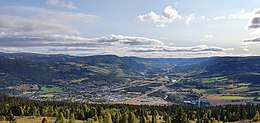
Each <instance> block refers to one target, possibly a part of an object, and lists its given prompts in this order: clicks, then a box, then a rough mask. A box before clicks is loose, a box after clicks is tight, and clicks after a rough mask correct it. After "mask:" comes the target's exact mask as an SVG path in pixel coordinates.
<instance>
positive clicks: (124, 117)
mask: <svg viewBox="0 0 260 123" xmlns="http://www.w3.org/2000/svg"><path fill="white" fill-rule="evenodd" d="M120 123H128V114H127V112H126V111H124V113H123V115H122V119H121V121H120Z"/></svg>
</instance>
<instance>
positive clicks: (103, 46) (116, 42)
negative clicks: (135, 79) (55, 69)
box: [0, 34, 233, 57]
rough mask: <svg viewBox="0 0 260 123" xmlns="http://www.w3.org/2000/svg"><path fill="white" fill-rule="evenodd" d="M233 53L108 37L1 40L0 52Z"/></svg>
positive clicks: (150, 40) (55, 36) (205, 54)
mask: <svg viewBox="0 0 260 123" xmlns="http://www.w3.org/2000/svg"><path fill="white" fill-rule="evenodd" d="M230 50H233V49H230V48H221V47H215V46H207V45H199V46H192V47H176V46H167V45H165V44H163V42H161V41H160V40H156V39H150V38H145V37H136V36H124V35H114V34H111V35H108V36H105V37H99V38H84V37H80V36H69V35H53V36H52V37H44V36H42V37H9V38H8V37H0V51H5V52H20V51H23V52H35V53H51V54H57V53H58V54H60V53H62V54H70V55H101V54H114V55H119V56H139V57H198V56H200V55H201V56H204V57H205V56H214V55H226V52H228V51H230Z"/></svg>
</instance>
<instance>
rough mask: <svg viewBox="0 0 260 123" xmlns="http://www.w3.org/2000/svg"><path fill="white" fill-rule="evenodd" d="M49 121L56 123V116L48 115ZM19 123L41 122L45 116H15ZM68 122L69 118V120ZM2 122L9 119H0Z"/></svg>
mask: <svg viewBox="0 0 260 123" xmlns="http://www.w3.org/2000/svg"><path fill="white" fill-rule="evenodd" d="M46 118H47V119H48V121H49V123H54V122H55V120H56V117H46ZM15 119H16V121H17V123H41V121H42V119H43V117H41V116H22V117H15ZM67 122H68V120H67ZM0 123H9V122H7V121H0ZM75 123H83V121H82V120H76V121H75Z"/></svg>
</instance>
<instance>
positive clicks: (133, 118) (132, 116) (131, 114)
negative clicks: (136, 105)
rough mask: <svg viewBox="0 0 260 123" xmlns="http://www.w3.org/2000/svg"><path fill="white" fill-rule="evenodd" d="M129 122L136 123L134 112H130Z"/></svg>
mask: <svg viewBox="0 0 260 123" xmlns="http://www.w3.org/2000/svg"><path fill="white" fill-rule="evenodd" d="M129 123H137V121H136V117H135V114H134V112H130V115H129Z"/></svg>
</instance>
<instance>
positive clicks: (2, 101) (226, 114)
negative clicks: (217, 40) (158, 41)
mask: <svg viewBox="0 0 260 123" xmlns="http://www.w3.org/2000/svg"><path fill="white" fill-rule="evenodd" d="M259 111H260V105H251V104H250V105H227V106H216V107H203V108H196V107H190V106H180V105H170V106H167V105H161V106H149V105H139V106H138V105H124V104H116V105H113V104H81V103H70V102H53V101H52V102H50V101H32V100H28V99H23V98H17V97H9V96H7V95H0V116H1V120H6V121H12V122H14V121H16V119H15V116H43V117H57V118H56V121H57V123H65V121H66V120H67V121H69V122H70V123H73V122H75V120H76V119H77V120H83V121H85V122H86V123H99V122H100V123H127V122H128V123H158V122H166V123H188V122H197V123H211V122H218V121H223V122H224V123H225V122H233V121H240V120H253V121H260V115H259ZM44 120H46V119H44Z"/></svg>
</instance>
